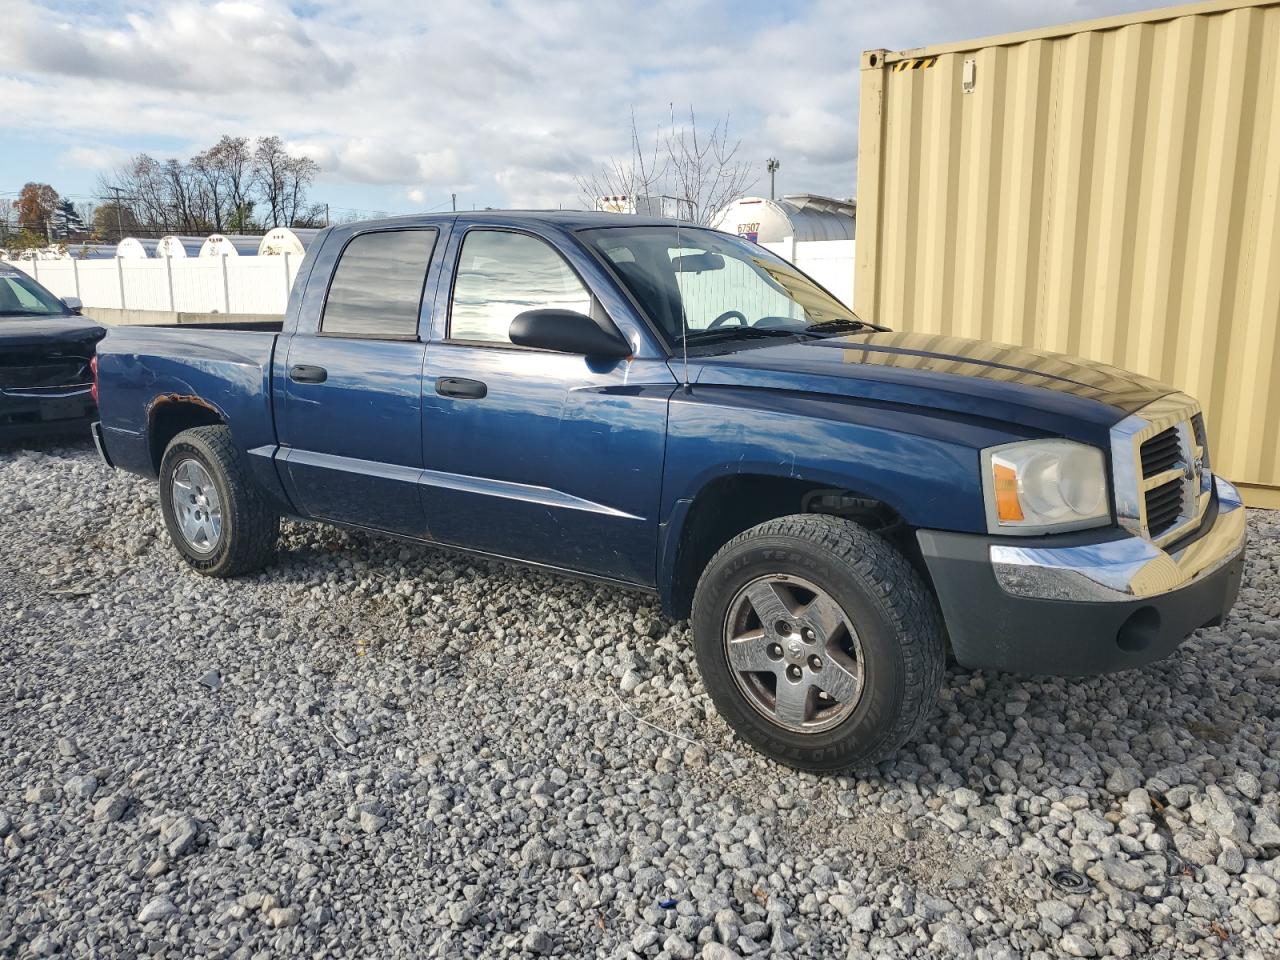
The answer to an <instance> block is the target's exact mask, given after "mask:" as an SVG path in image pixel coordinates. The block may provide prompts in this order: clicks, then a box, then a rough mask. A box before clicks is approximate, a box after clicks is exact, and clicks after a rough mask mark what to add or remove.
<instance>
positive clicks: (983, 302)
mask: <svg viewBox="0 0 1280 960" xmlns="http://www.w3.org/2000/svg"><path fill="white" fill-rule="evenodd" d="M861 74H862V77H861V79H862V92H861V116H860V121H859V155H858V238H857V249H856V269H855V273H856V279H855V284H854V289H855V306H856V309H857V311H858V313H859V315H861V316H862V317H864V318H865V319H868V320H873V321H876V322H880V323H887V324H889V325H890V326H893V327H896V328H899V329H907V330H923V331H932V332H936V333H941V334H947V335H953V336H966V337H979V338H984V339H989V340H994V341H1001V342H1006V343H1015V344H1026V345H1031V346H1035V347H1039V348H1042V349H1046V350H1051V351H1057V352H1062V353H1071V354H1078V355H1081V356H1085V357H1090V358H1093V359H1097V360H1102V361H1106V362H1108V363H1111V364H1114V365H1116V366H1120V367H1125V368H1128V369H1132V370H1136V371H1139V372H1142V373H1145V374H1149V375H1151V376H1153V377H1157V378H1158V379H1160V380H1163V381H1166V382H1168V383H1171V384H1174V385H1176V386H1177V387H1179V388H1180V389H1182V390H1184V391H1186V392H1187V393H1190V394H1192V395H1193V396H1195V397H1197V398H1198V399H1199V400H1200V401H1201V403H1202V405H1203V406H1204V407H1205V409H1206V411H1207V413H1208V417H1209V426H1210V448H1211V456H1212V460H1213V466H1214V469H1215V470H1217V471H1218V472H1220V473H1222V474H1223V475H1224V476H1227V477H1230V478H1232V479H1235V480H1237V481H1240V482H1241V483H1242V484H1244V485H1246V486H1245V493H1246V497H1247V498H1248V499H1249V500H1250V502H1252V503H1254V504H1257V505H1265V506H1272V507H1280V377H1277V376H1276V375H1275V374H1276V372H1277V370H1278V369H1280V364H1278V363H1277V361H1278V360H1280V337H1277V326H1278V325H1280V236H1278V233H1280V2H1276V0H1256V2H1248V0H1234V2H1213V3H1197V4H1190V5H1187V6H1180V7H1171V8H1166V9H1162V10H1153V11H1149V12H1144V13H1137V14H1131V15H1126V16H1121V17H1111V18H1107V19H1104V20H1093V21H1089V22H1086V23H1078V24H1071V25H1067V26H1061V27H1052V28H1047V29H1042V30H1032V31H1027V32H1023V33H1018V34H1012V35H1009V36H1003V37H991V38H987V39H982V40H974V41H969V42H962V43H951V44H945V45H942V46H936V47H926V48H922V49H918V50H907V51H900V52H890V51H887V50H870V51H867V52H866V53H864V54H863V57H862V71H861Z"/></svg>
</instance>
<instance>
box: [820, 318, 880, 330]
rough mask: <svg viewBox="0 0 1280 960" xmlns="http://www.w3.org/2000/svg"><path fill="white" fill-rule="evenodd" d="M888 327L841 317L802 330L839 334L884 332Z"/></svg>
mask: <svg viewBox="0 0 1280 960" xmlns="http://www.w3.org/2000/svg"><path fill="white" fill-rule="evenodd" d="M888 329H889V328H888V327H882V326H880V325H879V324H876V323H867V321H865V320H852V319H849V318H848V317H841V318H840V319H838V320H823V321H822V322H821V323H811V324H809V325H808V326H807V327H805V328H804V330H805V333H839V332H840V331H841V330H878V331H880V332H882V333H883V332H884V331H886V330H888Z"/></svg>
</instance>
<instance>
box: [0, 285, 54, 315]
mask: <svg viewBox="0 0 1280 960" xmlns="http://www.w3.org/2000/svg"><path fill="white" fill-rule="evenodd" d="M66 314H67V308H66V307H65V306H64V305H63V303H62V301H61V300H59V299H58V298H57V297H55V296H54V295H53V294H51V293H50V292H49V291H48V290H46V289H45V288H44V287H42V286H40V284H38V283H36V282H35V281H34V280H32V279H31V278H29V277H25V276H0V317H62V316H66Z"/></svg>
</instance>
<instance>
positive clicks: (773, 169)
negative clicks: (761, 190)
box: [764, 157, 782, 200]
mask: <svg viewBox="0 0 1280 960" xmlns="http://www.w3.org/2000/svg"><path fill="white" fill-rule="evenodd" d="M780 166H782V164H780V163H779V162H778V161H777V158H775V157H770V158H769V160H768V162H766V163H765V165H764V168H765V169H766V170H768V171H769V199H770V200H772V199H774V190H773V177H774V174H776V173H777V172H778V168H779V167H780Z"/></svg>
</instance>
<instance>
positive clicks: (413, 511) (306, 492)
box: [280, 229, 438, 537]
mask: <svg viewBox="0 0 1280 960" xmlns="http://www.w3.org/2000/svg"><path fill="white" fill-rule="evenodd" d="M437 237H438V231H436V230H435V229H412V230H405V229H402V230H373V231H369V232H363V233H356V234H354V235H353V236H352V237H351V238H350V239H349V240H348V241H347V243H346V246H345V247H344V248H343V249H342V252H341V254H340V255H339V259H338V262H337V266H336V268H335V271H334V273H333V279H332V282H331V283H330V285H329V290H328V294H327V296H326V298H325V302H324V306H323V309H322V312H321V315H320V318H319V321H318V323H317V329H316V330H315V331H314V332H309V333H299V334H296V335H294V336H293V337H292V338H291V339H290V341H289V346H288V351H289V354H288V357H287V359H286V362H285V364H284V368H283V369H284V375H285V378H284V382H283V388H284V390H285V393H286V396H285V403H284V409H283V420H284V422H283V423H282V424H281V431H280V435H281V442H282V444H283V445H284V446H285V447H286V449H285V450H284V451H283V452H282V454H281V459H282V460H283V462H284V467H285V474H286V476H287V478H288V483H289V486H290V491H289V492H290V496H291V497H292V498H293V501H294V503H295V504H297V505H298V507H299V509H300V510H301V511H302V512H303V513H304V514H306V515H308V516H311V517H316V518H320V519H325V520H335V521H338V522H341V523H354V524H359V525H361V526H366V527H372V528H375V529H378V530H386V531H390V532H394V533H402V534H407V535H409V536H416V537H426V536H427V527H426V522H425V518H424V517H423V513H422V506H421V500H420V498H419V496H418V489H417V480H418V476H419V474H420V473H421V472H422V430H421V422H420V421H421V415H422V403H421V398H422V390H421V385H422V363H423V353H424V346H423V343H422V340H421V339H420V338H419V335H418V333H419V318H420V314H421V312H422V303H423V289H424V286H425V284H426V282H427V278H428V273H429V265H430V263H431V259H432V253H433V251H434V249H435V245H436V240H437ZM428 302H430V298H428Z"/></svg>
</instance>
